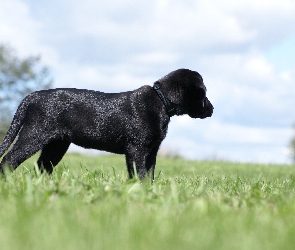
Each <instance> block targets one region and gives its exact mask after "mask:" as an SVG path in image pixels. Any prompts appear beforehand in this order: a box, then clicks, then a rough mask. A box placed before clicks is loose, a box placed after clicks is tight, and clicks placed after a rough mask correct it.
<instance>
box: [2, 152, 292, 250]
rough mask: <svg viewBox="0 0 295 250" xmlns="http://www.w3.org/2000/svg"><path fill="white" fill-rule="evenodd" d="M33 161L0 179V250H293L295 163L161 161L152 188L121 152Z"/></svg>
mask: <svg viewBox="0 0 295 250" xmlns="http://www.w3.org/2000/svg"><path fill="white" fill-rule="evenodd" d="M34 160H35V158H33V159H30V160H28V161H27V162H25V163H24V164H23V165H22V166H21V167H19V168H18V169H17V170H16V171H15V172H13V173H12V174H10V175H9V176H8V177H7V179H6V180H0V204H1V209H0V244H1V249H4V250H6V249H7V250H9V249H13V250H17V249H24V250H25V249H30V250H31V249H44V250H46V249H63V250H64V249H71V250H74V249H226V250H229V249H251V250H255V249H259V250H261V249H294V245H295V237H294V235H295V175H294V173H295V166H287V165H258V164H238V163H229V162H210V161H204V162H196V161H185V160H182V159H161V158H160V159H158V163H157V171H156V180H155V183H154V184H153V185H151V184H150V183H149V181H146V182H144V183H140V182H139V181H138V180H128V179H127V171H126V169H125V161H124V158H123V157H121V156H115V155H112V156H99V157H86V156H81V155H76V154H68V155H66V156H65V157H64V159H63V162H62V163H61V164H59V166H58V167H57V168H56V170H55V171H54V173H53V174H52V175H51V176H49V175H46V174H45V175H40V174H38V173H36V172H35V171H34Z"/></svg>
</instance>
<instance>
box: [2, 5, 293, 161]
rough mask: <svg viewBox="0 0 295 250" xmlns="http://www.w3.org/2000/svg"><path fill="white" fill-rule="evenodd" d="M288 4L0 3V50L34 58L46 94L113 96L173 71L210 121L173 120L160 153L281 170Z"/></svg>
mask: <svg viewBox="0 0 295 250" xmlns="http://www.w3.org/2000/svg"><path fill="white" fill-rule="evenodd" d="M294 24H295V1H293V0H259V1H257V0H237V1H232V0H225V1H217V0H182V1H176V0H175V1H172V0H137V1H136V0H113V1H100V0H96V1H95V0H84V1H75V0H51V1H38V0H0V43H2V44H3V43H4V44H9V45H10V46H12V47H13V48H15V49H16V51H17V53H18V55H19V56H28V55H41V57H42V62H43V63H44V64H45V65H47V66H48V67H49V68H50V71H51V74H52V76H53V78H54V87H74V88H89V89H94V90H100V91H104V92H119V91H126V90H132V89H135V88H138V87H140V86H142V85H145V84H148V85H152V84H153V82H154V81H156V80H157V79H159V78H161V77H162V76H164V75H166V74H167V73H169V72H171V71H173V70H175V69H178V68H189V69H191V70H195V71H198V72H199V73H200V74H201V75H202V76H203V78H204V82H205V84H206V86H207V89H208V93H207V94H208V97H209V99H210V100H211V102H212V103H213V104H214V107H215V109H214V114H213V116H212V117H211V118H209V119H205V120H192V119H190V118H189V117H187V116H183V117H173V118H172V119H171V123H170V126H169V130H168V135H167V138H166V139H165V141H164V142H163V144H162V150H165V151H169V152H178V153H179V154H181V155H183V156H185V157H187V158H191V159H212V158H217V159H224V160H232V161H241V162H262V163H290V162H291V161H290V152H289V149H288V144H289V141H290V139H291V137H292V135H293V130H292V126H293V124H295V111H294V109H295V25H294Z"/></svg>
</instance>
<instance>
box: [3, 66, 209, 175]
mask: <svg viewBox="0 0 295 250" xmlns="http://www.w3.org/2000/svg"><path fill="white" fill-rule="evenodd" d="M212 113H213V106H212V104H211V103H210V101H209V100H208V98H207V97H206V87H205V85H204V83H203V79H202V77H201V75H200V74H199V73H197V72H195V71H191V70H188V69H178V70H176V71H173V72H171V73H170V74H168V75H167V76H165V77H163V78H161V79H160V80H158V81H156V82H155V83H154V86H153V87H151V86H143V87H141V88H139V89H136V90H134V91H128V92H123V93H102V92H98V91H92V90H84V89H51V90H43V91H37V92H34V93H32V94H30V95H28V96H27V97H25V98H24V100H23V101H22V102H21V104H20V105H19V107H18V109H17V111H16V114H15V116H14V118H13V121H12V123H11V125H10V128H9V130H8V132H7V134H6V136H5V138H4V140H3V142H2V144H1V145H0V157H1V156H2V155H3V154H4V153H5V152H6V151H7V150H8V148H9V147H10V146H11V144H12V143H13V142H14V140H15V138H16V137H17V136H18V137H17V140H16V141H15V143H14V145H13V147H12V148H11V150H10V151H9V152H8V153H7V154H6V155H5V156H4V158H3V159H2V162H1V163H0V171H1V172H2V174H3V172H4V171H3V167H4V166H8V167H9V168H10V169H11V170H14V169H16V168H17V167H18V166H19V165H20V164H21V163H22V162H23V161H25V160H26V159H28V158H29V157H30V156H32V155H33V154H35V153H36V152H37V151H39V150H41V155H40V157H39V159H38V161H37V164H38V166H39V168H40V170H41V171H44V170H45V171H46V172H48V173H51V172H52V170H53V167H54V166H56V165H57V164H58V162H59V161H60V160H61V159H62V157H63V156H64V154H65V153H66V151H67V149H68V148H69V146H70V144H71V143H74V144H76V145H79V146H82V147H84V148H93V149H99V150H105V151H109V152H112V153H116V154H125V156H126V164H127V170H128V174H129V177H130V178H132V177H134V175H135V172H134V171H135V169H134V166H133V165H134V164H135V168H136V171H137V174H138V176H139V178H140V179H143V178H144V177H146V176H147V174H150V175H151V178H152V180H153V179H154V170H155V165H156V156H157V152H158V150H159V147H160V144H161V142H162V141H163V139H164V138H165V136H166V133H167V129H168V124H169V121H170V117H171V116H173V115H184V114H188V115H189V116H190V117H192V118H201V119H203V118H206V117H210V116H211V115H212Z"/></svg>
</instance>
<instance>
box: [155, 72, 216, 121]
mask: <svg viewBox="0 0 295 250" xmlns="http://www.w3.org/2000/svg"><path fill="white" fill-rule="evenodd" d="M159 81H160V82H161V83H162V84H163V87H165V90H166V91H168V93H169V96H170V98H171V101H172V102H173V103H174V105H175V109H176V114H177V115H183V114H188V115H189V116H190V117H192V118H201V119H204V118H206V117H211V116H212V114H213V109H214V107H213V105H212V104H211V102H210V101H209V99H208V98H207V96H206V94H207V89H206V86H205V85H204V82H203V78H202V76H201V75H200V74H199V73H198V72H195V71H191V70H188V69H178V70H175V71H173V72H171V73H170V74H168V75H167V76H165V77H164V78H162V79H160V80H159Z"/></svg>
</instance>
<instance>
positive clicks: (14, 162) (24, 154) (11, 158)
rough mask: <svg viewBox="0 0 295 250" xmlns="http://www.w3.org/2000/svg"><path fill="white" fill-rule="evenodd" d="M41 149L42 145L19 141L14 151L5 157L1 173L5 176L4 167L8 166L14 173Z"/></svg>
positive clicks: (0, 168)
mask: <svg viewBox="0 0 295 250" xmlns="http://www.w3.org/2000/svg"><path fill="white" fill-rule="evenodd" d="M40 149H41V145H40V144H38V143H36V142H34V141H30V140H28V141H27V142H24V141H23V140H19V139H18V140H17V141H16V142H15V144H14V145H13V147H12V149H11V150H10V151H9V152H8V153H7V154H6V155H5V156H4V157H3V159H2V161H1V163H0V172H1V173H2V174H4V170H3V167H4V166H7V167H9V168H10V169H11V170H12V171H13V170H15V169H16V168H17V167H18V166H19V165H20V164H21V163H22V162H24V161H25V160H26V159H28V158H29V157H31V156H32V155H33V154H35V153H37V152H38V151H39V150H40Z"/></svg>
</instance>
